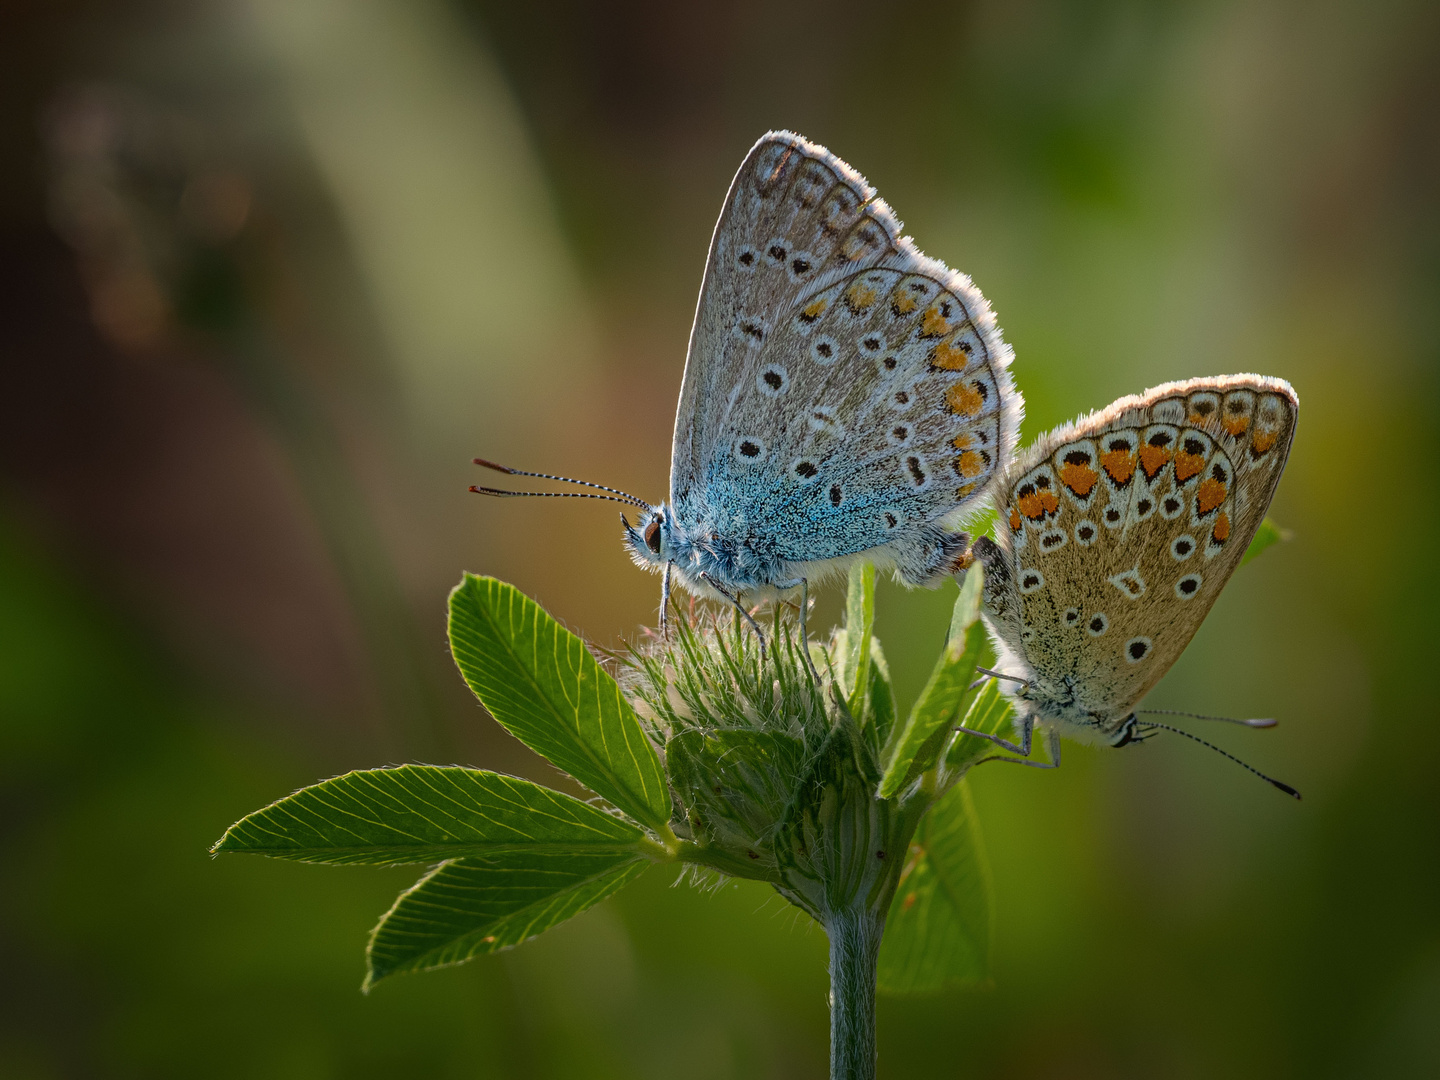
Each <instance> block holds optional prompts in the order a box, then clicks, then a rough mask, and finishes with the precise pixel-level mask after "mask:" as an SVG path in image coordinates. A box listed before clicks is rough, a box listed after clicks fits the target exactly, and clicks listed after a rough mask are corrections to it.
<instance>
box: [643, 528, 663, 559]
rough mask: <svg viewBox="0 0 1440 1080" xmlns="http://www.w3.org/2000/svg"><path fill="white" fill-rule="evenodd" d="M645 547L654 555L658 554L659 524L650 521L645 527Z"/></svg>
mask: <svg viewBox="0 0 1440 1080" xmlns="http://www.w3.org/2000/svg"><path fill="white" fill-rule="evenodd" d="M645 546H646V547H648V548H649V549H650V550H651V551H653V552H654V553H655V554H656V555H659V554H660V522H658V521H652V522H650V524H649V525H646V526H645Z"/></svg>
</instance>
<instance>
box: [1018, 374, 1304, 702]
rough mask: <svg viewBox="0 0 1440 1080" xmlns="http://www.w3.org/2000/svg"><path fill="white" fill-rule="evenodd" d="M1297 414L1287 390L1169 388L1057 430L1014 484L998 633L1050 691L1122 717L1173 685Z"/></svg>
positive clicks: (1232, 379)
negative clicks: (1169, 675)
mask: <svg viewBox="0 0 1440 1080" xmlns="http://www.w3.org/2000/svg"><path fill="white" fill-rule="evenodd" d="M1234 402H1239V403H1240V405H1241V408H1239V409H1236V408H1233V407H1232V403H1234ZM1296 408H1297V405H1296V398H1295V395H1294V392H1293V391H1292V390H1291V389H1290V387H1289V385H1288V384H1287V383H1285V382H1283V381H1282V380H1279V379H1268V378H1264V377H1262V376H1252V375H1241V376H1229V377H1225V378H1215V379H1196V380H1192V381H1190V382H1187V383H1176V384H1170V385H1167V386H1163V387H1159V388H1157V389H1155V390H1151V391H1149V392H1148V393H1146V394H1145V395H1143V396H1140V397H1131V398H1122V399H1121V400H1120V401H1117V402H1116V403H1115V404H1113V405H1111V406H1110V407H1109V408H1108V409H1106V410H1104V411H1103V412H1100V413H1096V414H1093V415H1092V416H1090V417H1088V418H1086V419H1084V420H1081V421H1078V422H1077V423H1075V424H1069V425H1066V426H1064V427H1062V428H1060V429H1058V430H1056V431H1054V432H1051V433H1050V434H1048V435H1046V436H1045V437H1044V438H1042V439H1041V440H1040V441H1039V442H1038V443H1037V445H1036V446H1035V447H1034V448H1032V450H1031V451H1030V452H1029V453H1028V454H1026V455H1025V456H1024V457H1023V459H1022V460H1021V461H1019V462H1018V463H1017V464H1016V465H1015V466H1014V467H1013V468H1012V469H1011V470H1010V471H1009V472H1008V473H1007V474H1006V476H1005V478H1003V479H1002V481H1001V482H1000V484H999V485H998V486H997V489H996V501H997V506H998V508H999V510H1000V521H999V524H998V526H997V540H998V542H999V548H1000V551H1001V552H1002V554H1003V556H1004V559H1005V567H1004V571H1005V572H1004V573H1002V574H1001V575H1000V577H1001V578H1002V581H1001V582H999V583H998V584H997V587H996V590H995V592H996V595H995V601H994V603H993V605H992V606H993V608H994V612H993V615H994V623H995V626H996V629H997V632H998V633H999V634H1000V636H1001V638H1002V639H1003V641H1004V642H1005V644H1006V646H1007V647H1008V648H1009V649H1010V651H1011V652H1012V653H1014V654H1015V655H1016V656H1018V657H1019V658H1020V659H1022V660H1024V661H1025V663H1026V664H1027V666H1028V667H1029V668H1030V669H1031V670H1032V671H1033V672H1034V675H1035V677H1036V681H1037V685H1038V687H1039V692H1040V693H1042V694H1044V693H1046V692H1053V693H1056V694H1059V693H1060V691H1059V689H1058V688H1061V687H1066V688H1068V689H1069V690H1073V693H1074V696H1075V700H1076V701H1077V702H1078V703H1079V705H1080V706H1081V707H1083V708H1085V709H1088V710H1090V711H1093V712H1095V713H1097V714H1101V715H1104V716H1111V717H1115V718H1117V719H1118V718H1123V717H1124V716H1125V715H1127V714H1128V713H1129V712H1130V710H1132V709H1133V708H1134V706H1135V705H1136V704H1137V703H1138V702H1139V701H1140V699H1141V698H1142V697H1144V695H1145V693H1146V692H1147V691H1148V690H1149V689H1150V688H1151V687H1152V686H1154V684H1155V683H1156V682H1157V681H1159V679H1160V677H1161V676H1162V675H1164V673H1165V672H1166V671H1167V670H1168V669H1169V667H1170V666H1171V664H1173V663H1174V661H1175V660H1176V658H1177V657H1178V656H1179V655H1180V653H1181V652H1182V651H1183V650H1184V648H1185V646H1186V645H1187V644H1189V641H1190V639H1191V637H1192V636H1193V635H1194V633H1195V631H1196V630H1197V629H1198V628H1199V626H1200V623H1201V622H1202V621H1203V620H1204V618H1205V615H1206V614H1207V613H1208V612H1209V610H1210V607H1211V606H1212V605H1213V604H1214V602H1215V599H1216V597H1217V596H1218V594H1219V592H1220V590H1221V589H1222V588H1223V587H1224V585H1225V582H1226V581H1228V580H1229V578H1230V575H1231V574H1232V573H1233V572H1234V570H1235V568H1236V566H1238V565H1239V562H1240V559H1241V557H1242V556H1243V555H1244V552H1245V549H1246V547H1247V546H1248V544H1249V543H1250V540H1251V538H1252V537H1253V536H1254V534H1255V531H1256V529H1258V528H1259V525H1260V522H1261V520H1262V519H1263V518H1264V516H1265V512H1266V510H1267V509H1268V507H1269V505H1270V499H1271V496H1272V495H1273V493H1274V490H1275V486H1276V484H1277V483H1278V482H1279V478H1280V473H1281V470H1282V469H1283V468H1284V464H1285V459H1286V457H1287V455H1288V453H1289V447H1290V442H1291V440H1292V439H1293V436H1294V430H1295V418H1296ZM1227 411H1228V413H1229V414H1230V415H1231V416H1232V423H1231V425H1230V426H1229V427H1227V426H1226V425H1225V424H1224V422H1223V418H1224V417H1225V416H1226V415H1227ZM1242 411H1243V414H1244V418H1245V422H1244V423H1243V424H1242V423H1241V418H1242V417H1241V414H1242ZM1047 688H1048V690H1047Z"/></svg>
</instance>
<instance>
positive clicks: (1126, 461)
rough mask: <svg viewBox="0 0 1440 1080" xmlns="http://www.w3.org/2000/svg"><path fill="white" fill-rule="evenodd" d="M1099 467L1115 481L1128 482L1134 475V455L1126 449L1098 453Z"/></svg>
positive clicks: (1119, 482) (1118, 482)
mask: <svg viewBox="0 0 1440 1080" xmlns="http://www.w3.org/2000/svg"><path fill="white" fill-rule="evenodd" d="M1100 467H1101V468H1103V469H1104V470H1105V472H1106V474H1107V475H1108V476H1109V477H1110V479H1111V480H1114V481H1115V483H1117V484H1125V483H1128V482H1129V480H1130V477H1132V476H1134V475H1135V455H1134V454H1132V453H1130V452H1129V451H1128V450H1111V451H1110V452H1109V453H1108V454H1101V455H1100Z"/></svg>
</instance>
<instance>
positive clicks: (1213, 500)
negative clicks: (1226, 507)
mask: <svg viewBox="0 0 1440 1080" xmlns="http://www.w3.org/2000/svg"><path fill="white" fill-rule="evenodd" d="M1224 501H1225V485H1224V484H1222V483H1220V481H1219V480H1205V481H1202V482H1201V484H1200V488H1199V490H1198V491H1196V492H1195V505H1196V506H1197V507H1199V509H1200V513H1202V514H1208V513H1209V512H1210V511H1211V510H1214V509H1215V508H1216V507H1217V506H1219V505H1220V504H1221V503H1222V502H1224ZM1227 531H1228V526H1227ZM1222 539H1223V537H1222Z"/></svg>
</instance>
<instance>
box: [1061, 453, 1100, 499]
mask: <svg viewBox="0 0 1440 1080" xmlns="http://www.w3.org/2000/svg"><path fill="white" fill-rule="evenodd" d="M1060 482H1061V483H1062V484H1064V485H1065V486H1066V487H1067V488H1069V489H1070V490H1071V491H1073V492H1074V493H1075V494H1076V495H1079V496H1080V498H1082V499H1083V498H1085V497H1086V496H1087V495H1089V494H1090V490H1091V489H1092V488H1093V487H1094V486H1095V485H1096V484H1097V483H1099V482H1100V474H1099V473H1097V472H1096V471H1095V470H1094V469H1092V468H1090V466H1089V465H1071V464H1069V463H1068V462H1067V463H1066V464H1064V465H1062V466H1061V467H1060Z"/></svg>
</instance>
